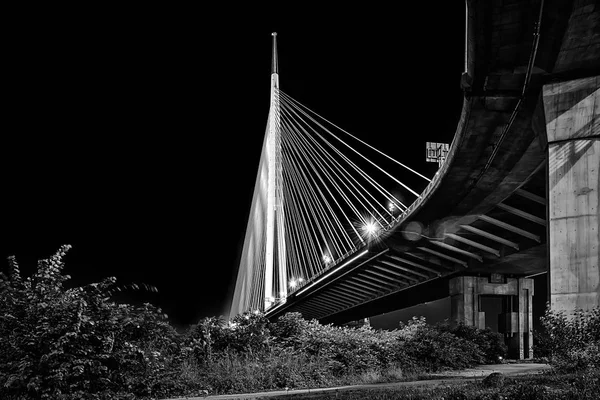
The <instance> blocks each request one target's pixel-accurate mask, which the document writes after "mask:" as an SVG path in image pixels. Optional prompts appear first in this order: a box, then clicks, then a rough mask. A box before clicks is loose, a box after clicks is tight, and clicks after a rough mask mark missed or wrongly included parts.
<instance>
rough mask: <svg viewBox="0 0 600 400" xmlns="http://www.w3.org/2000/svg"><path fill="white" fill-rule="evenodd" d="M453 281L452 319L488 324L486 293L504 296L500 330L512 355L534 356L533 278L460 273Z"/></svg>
mask: <svg viewBox="0 0 600 400" xmlns="http://www.w3.org/2000/svg"><path fill="white" fill-rule="evenodd" d="M449 285H450V320H451V321H452V322H455V323H464V324H465V325H468V326H475V327H477V328H479V329H485V328H486V325H487V324H486V313H485V312H484V311H483V309H482V307H481V298H482V296H494V297H498V296H501V297H502V312H501V313H500V314H498V321H497V326H498V332H500V333H502V334H503V335H504V340H505V343H506V345H507V346H508V353H509V357H510V358H518V359H530V358H533V332H532V330H533V294H534V289H533V279H527V278H504V277H502V276H500V279H492V278H487V277H475V276H459V277H456V278H452V279H451V280H450V282H449Z"/></svg>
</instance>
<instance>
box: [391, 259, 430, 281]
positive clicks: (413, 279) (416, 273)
mask: <svg viewBox="0 0 600 400" xmlns="http://www.w3.org/2000/svg"><path fill="white" fill-rule="evenodd" d="M379 262H380V263H381V264H385V265H387V266H390V267H392V268H396V269H399V270H400V271H404V272H408V273H410V274H413V275H417V276H420V277H423V278H425V279H427V278H429V277H428V276H427V275H425V274H422V273H420V272H415V271H413V270H411V269H409V268H406V267H402V266H400V265H398V264H394V263H393V262H390V261H387V260H379ZM400 276H402V277H404V278H406V279H408V280H411V281H415V282H418V279H417V278H415V277H414V276H409V275H400Z"/></svg>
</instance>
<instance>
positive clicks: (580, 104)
mask: <svg viewBox="0 0 600 400" xmlns="http://www.w3.org/2000/svg"><path fill="white" fill-rule="evenodd" d="M599 88H600V77H599V76H595V77H588V78H582V79H577V80H572V81H567V82H558V83H551V84H547V85H544V87H543V89H542V96H543V102H542V103H543V110H541V107H540V108H538V114H537V118H538V120H539V123H538V124H537V125H538V127H539V128H541V126H542V125H543V126H544V127H545V135H544V132H538V133H539V134H540V138H541V139H542V140H544V139H545V140H546V141H547V149H548V153H547V154H548V180H547V190H548V234H549V241H548V262H549V278H548V281H549V293H550V307H551V308H552V310H555V311H562V312H565V314H567V315H569V314H571V313H572V312H573V311H574V310H576V309H583V310H588V309H591V308H594V307H599V306H600V284H599V276H600V274H599V259H600V229H599V228H598V225H599V223H600V218H599V213H600V211H599V207H598V206H599V204H598V203H599V201H598V199H599V194H598V191H599V189H600V187H599V186H600V185H599V180H600V175H599V173H598V170H599V169H600V89H599ZM540 111H543V113H541V112H540ZM542 114H543V119H542V116H541V115H542ZM539 130H540V131H541V130H542V129H539Z"/></svg>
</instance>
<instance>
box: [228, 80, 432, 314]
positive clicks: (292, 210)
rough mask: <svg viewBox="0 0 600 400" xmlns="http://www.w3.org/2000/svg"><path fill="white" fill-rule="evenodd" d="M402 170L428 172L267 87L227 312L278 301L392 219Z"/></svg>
mask: <svg viewBox="0 0 600 400" xmlns="http://www.w3.org/2000/svg"><path fill="white" fill-rule="evenodd" d="M407 173H408V174H414V175H416V176H417V177H418V178H413V177H412V176H411V177H410V178H411V179H412V180H413V181H415V179H418V182H422V181H421V180H425V181H427V182H429V179H428V178H427V177H425V176H423V175H421V174H419V173H418V172H416V171H414V170H413V169H411V168H409V167H408V166H406V165H404V164H402V163H400V162H398V161H396V160H394V159H393V158H392V157H390V156H388V155H386V154H385V153H383V152H382V151H380V150H378V149H376V148H375V147H373V146H371V145H369V144H367V143H366V142H364V141H363V140H361V139H359V138H358V137H356V136H355V135H352V134H351V133H349V132H347V131H345V130H343V129H342V128H340V127H338V126H337V125H335V124H333V123H332V122H330V121H328V120H326V119H325V118H323V117H321V116H320V115H319V114H317V113H315V112H314V111H311V110H310V109H309V108H308V107H306V106H304V105H302V104H301V103H299V102H298V101H296V100H294V99H293V98H291V97H290V96H289V95H287V94H286V93H284V92H282V91H281V90H279V89H278V88H274V89H273V92H272V99H271V109H270V112H269V118H268V123H267V132H266V133H265V140H264V143H263V149H262V154H261V158H260V163H259V169H258V174H257V179H256V183H255V188H254V195H253V198H252V205H251V208H250V214H249V218H248V225H247V229H246V236H245V239H244V245H243V248H242V254H241V260H240V266H239V270H238V278H237V282H236V289H235V292H234V297H233V302H232V310H231V312H232V313H233V314H237V313H241V312H244V311H250V310H263V311H266V310H267V309H269V308H271V307H277V306H278V304H282V303H285V302H286V298H287V297H288V296H289V295H290V294H293V293H294V292H295V291H298V290H299V289H300V288H302V287H303V286H305V285H307V284H309V283H310V282H312V281H314V280H316V279H318V277H319V276H320V275H322V274H323V273H325V272H326V271H328V270H329V269H331V268H333V267H334V266H335V265H338V264H340V263H341V262H343V260H345V259H346V258H348V257H349V256H350V255H351V254H353V253H354V252H356V251H357V250H359V249H360V248H362V247H364V246H365V245H367V244H368V242H369V241H371V240H374V239H376V238H377V237H378V236H379V234H380V233H382V232H384V231H385V230H387V229H389V228H390V227H392V226H393V224H394V223H395V222H396V221H397V219H398V217H399V216H400V215H401V214H402V213H403V212H405V211H406V210H407V209H408V207H409V206H410V204H412V202H414V201H415V200H416V199H417V198H418V197H419V193H418V192H417V191H415V190H413V189H411V188H410V187H409V185H407V184H405V183H403V182H402V181H401V180H400V179H399V177H401V176H406V174H407ZM413 186H414V183H413ZM267 231H268V232H270V233H266V232H267ZM269 249H271V250H269ZM265 271H266V272H265ZM265 282H269V283H265Z"/></svg>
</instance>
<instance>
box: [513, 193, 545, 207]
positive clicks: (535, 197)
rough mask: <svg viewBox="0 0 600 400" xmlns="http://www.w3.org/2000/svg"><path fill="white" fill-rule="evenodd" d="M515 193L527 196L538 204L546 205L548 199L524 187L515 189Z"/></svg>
mask: <svg viewBox="0 0 600 400" xmlns="http://www.w3.org/2000/svg"><path fill="white" fill-rule="evenodd" d="M515 194H518V195H519V196H522V197H525V198H526V199H529V200H531V201H535V202H536V203H538V204H541V205H543V206H544V207H545V206H546V199H545V198H543V197H541V196H538V195H537V194H533V193H531V192H528V191H526V190H524V189H517V190H515Z"/></svg>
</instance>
